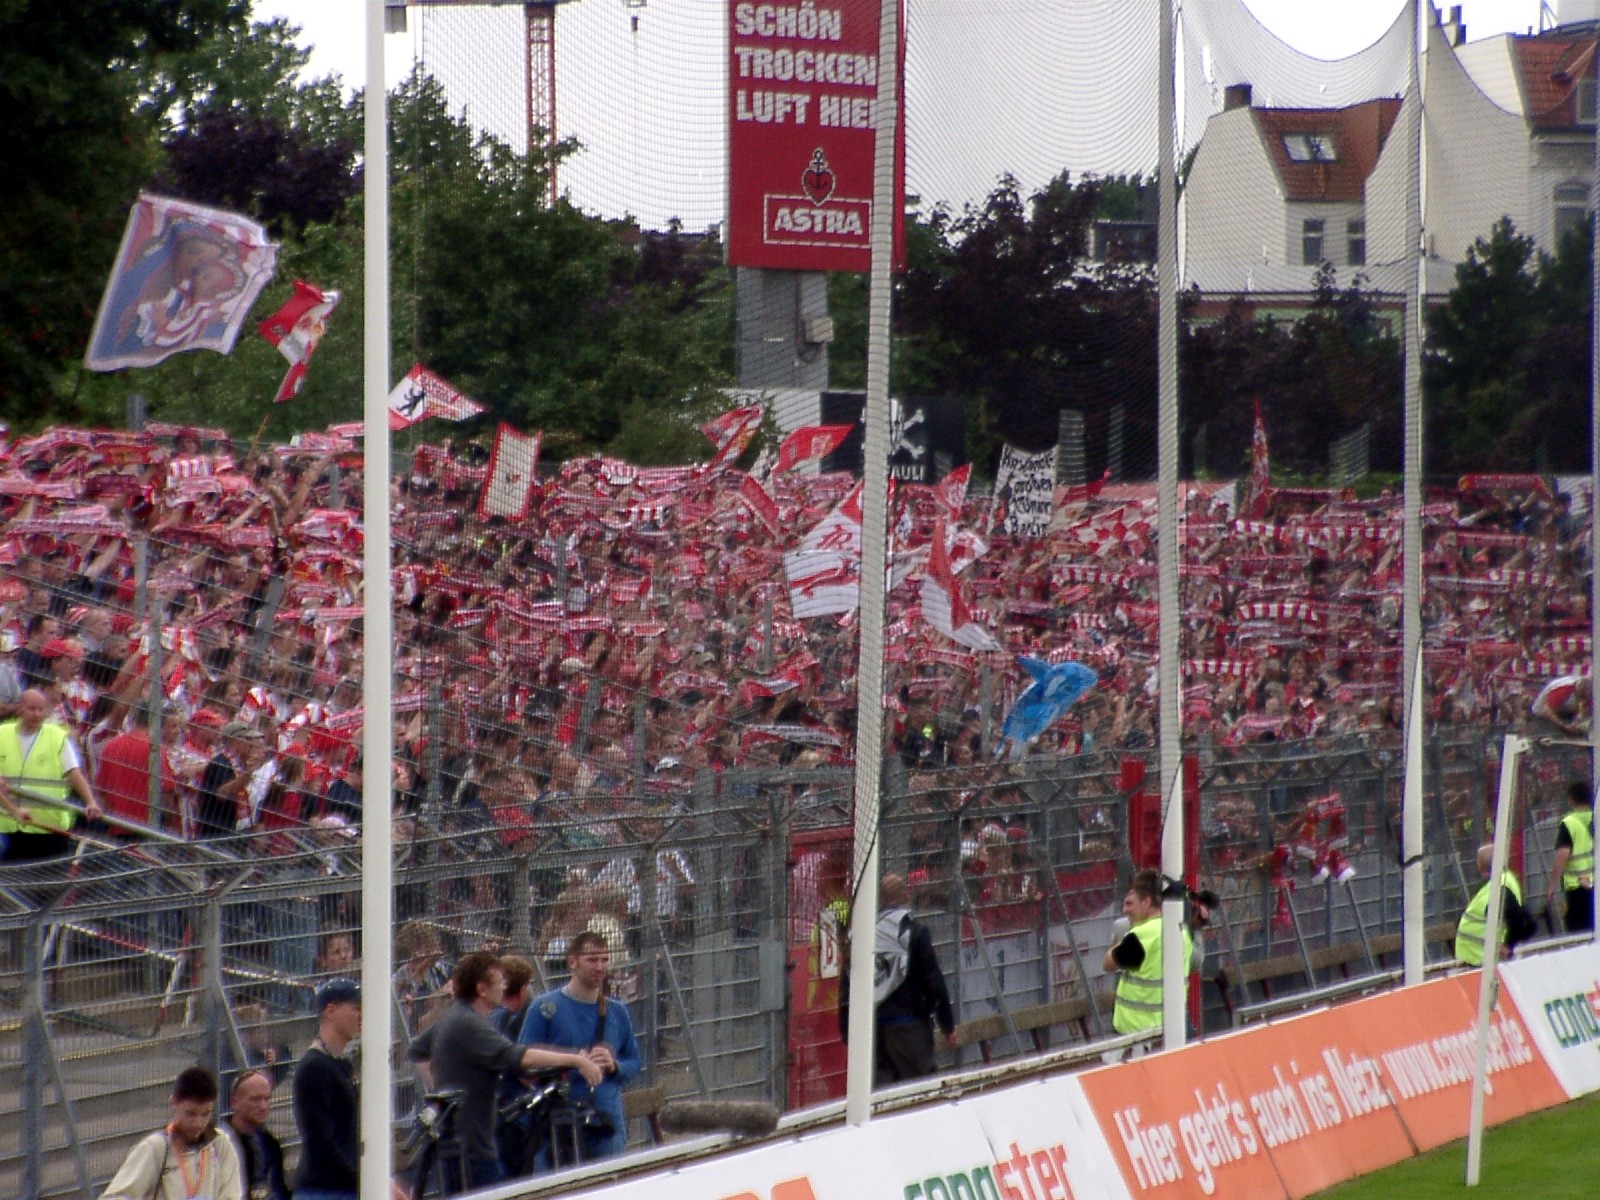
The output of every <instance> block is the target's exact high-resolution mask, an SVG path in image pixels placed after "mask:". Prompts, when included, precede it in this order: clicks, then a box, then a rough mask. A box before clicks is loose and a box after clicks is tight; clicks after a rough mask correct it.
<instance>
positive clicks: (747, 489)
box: [739, 475, 778, 537]
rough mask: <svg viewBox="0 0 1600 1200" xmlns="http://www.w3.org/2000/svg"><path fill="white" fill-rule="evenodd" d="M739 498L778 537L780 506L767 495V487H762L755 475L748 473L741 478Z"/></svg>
mask: <svg viewBox="0 0 1600 1200" xmlns="http://www.w3.org/2000/svg"><path fill="white" fill-rule="evenodd" d="M739 499H740V501H741V502H742V503H743V504H744V506H745V507H746V508H748V509H749V510H750V511H751V512H752V513H754V514H755V515H756V517H757V519H759V520H760V522H761V523H762V524H763V525H765V526H766V527H767V532H768V533H770V534H772V535H773V536H774V537H776V536H777V534H778V506H777V505H776V504H775V503H773V500H772V497H771V496H769V495H767V489H766V488H764V487H762V486H761V483H760V481H759V480H757V479H756V478H755V477H754V476H753V475H746V476H745V477H744V478H743V479H741V480H739Z"/></svg>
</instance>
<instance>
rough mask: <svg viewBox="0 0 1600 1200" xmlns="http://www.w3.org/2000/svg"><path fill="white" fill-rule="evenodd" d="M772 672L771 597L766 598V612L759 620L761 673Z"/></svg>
mask: <svg viewBox="0 0 1600 1200" xmlns="http://www.w3.org/2000/svg"><path fill="white" fill-rule="evenodd" d="M771 671H772V597H771V596H768V597H767V608H766V612H765V613H764V614H763V615H762V618H761V673H762V674H763V675H767V674H770V673H771Z"/></svg>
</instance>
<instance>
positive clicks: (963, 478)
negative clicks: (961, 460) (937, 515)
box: [933, 463, 972, 520]
mask: <svg viewBox="0 0 1600 1200" xmlns="http://www.w3.org/2000/svg"><path fill="white" fill-rule="evenodd" d="M971 477H972V464H971V463H967V464H966V465H964V466H960V467H957V468H956V469H955V470H954V471H951V472H950V473H949V474H948V475H946V476H945V477H944V478H943V479H941V480H940V481H939V482H938V483H937V484H935V485H934V489H933V497H934V499H935V500H937V501H938V502H939V505H940V507H941V508H943V509H944V510H945V512H947V513H949V514H950V517H951V519H952V520H954V519H955V518H957V517H959V516H960V515H961V506H962V505H963V504H965V503H966V501H967V481H968V480H969V479H970V478H971Z"/></svg>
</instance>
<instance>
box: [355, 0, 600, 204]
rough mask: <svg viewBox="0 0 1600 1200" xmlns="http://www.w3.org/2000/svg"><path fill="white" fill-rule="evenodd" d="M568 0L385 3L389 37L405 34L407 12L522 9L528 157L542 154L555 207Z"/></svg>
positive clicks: (402, 0)
mask: <svg viewBox="0 0 1600 1200" xmlns="http://www.w3.org/2000/svg"><path fill="white" fill-rule="evenodd" d="M569 2H570V0H384V3H385V10H386V20H385V23H384V28H385V29H386V30H387V31H388V32H389V33H404V32H405V29H406V9H407V8H423V7H431V8H467V7H477V6H483V7H487V8H504V7H506V6H507V5H511V4H519V5H521V6H522V13H523V29H524V31H525V32H524V42H525V44H524V47H523V58H522V61H523V83H524V86H525V88H526V97H527V129H528V153H529V154H530V155H532V154H533V152H534V150H535V149H536V148H538V147H543V148H544V151H545V162H546V167H545V170H546V177H547V179H548V181H549V182H548V193H547V195H548V200H549V203H551V204H554V203H555V202H556V197H557V195H558V192H557V188H556V157H555V147H556V8H557V7H558V6H559V5H562V4H566V3H569Z"/></svg>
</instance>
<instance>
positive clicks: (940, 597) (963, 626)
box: [921, 518, 1000, 650]
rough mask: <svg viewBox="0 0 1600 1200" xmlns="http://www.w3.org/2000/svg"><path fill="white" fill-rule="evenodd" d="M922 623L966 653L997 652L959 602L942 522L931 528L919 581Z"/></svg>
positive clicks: (991, 638)
mask: <svg viewBox="0 0 1600 1200" xmlns="http://www.w3.org/2000/svg"><path fill="white" fill-rule="evenodd" d="M921 605H922V619H923V620H924V621H926V622H927V623H928V624H929V625H932V626H933V627H934V628H935V629H937V630H938V631H939V632H940V633H942V634H944V636H945V637H947V638H949V639H950V640H951V641H952V642H955V643H957V644H958V645H962V646H965V647H966V648H967V649H969V650H998V649H1000V643H999V642H997V641H995V640H994V635H993V634H991V633H990V632H989V631H988V630H987V629H985V628H984V627H983V626H982V625H980V624H978V623H977V622H976V621H974V620H973V619H972V613H971V610H969V609H968V608H967V605H966V602H965V601H963V600H962V599H961V590H960V588H959V587H957V585H956V575H955V572H954V571H953V570H951V568H950V554H949V551H947V550H946V549H945V530H944V520H943V518H940V520H939V523H938V524H937V525H935V526H934V530H933V544H932V546H931V547H930V549H929V551H928V572H927V574H926V575H924V576H923V577H922V597H921Z"/></svg>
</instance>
